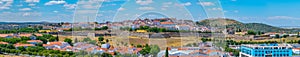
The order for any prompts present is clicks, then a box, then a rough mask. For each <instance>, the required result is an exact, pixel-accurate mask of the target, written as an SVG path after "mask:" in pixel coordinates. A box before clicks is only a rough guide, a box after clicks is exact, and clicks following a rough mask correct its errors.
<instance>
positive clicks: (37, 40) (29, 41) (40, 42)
mask: <svg viewBox="0 0 300 57" xmlns="http://www.w3.org/2000/svg"><path fill="white" fill-rule="evenodd" d="M27 42H39V43H41V42H43V41H41V40H28V41H27Z"/></svg>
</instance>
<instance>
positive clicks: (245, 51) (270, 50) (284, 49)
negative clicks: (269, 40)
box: [240, 44, 293, 57]
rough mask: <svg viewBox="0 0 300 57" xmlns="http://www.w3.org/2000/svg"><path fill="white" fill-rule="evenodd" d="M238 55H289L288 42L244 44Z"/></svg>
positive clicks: (272, 56)
mask: <svg viewBox="0 0 300 57" xmlns="http://www.w3.org/2000/svg"><path fill="white" fill-rule="evenodd" d="M240 49H241V50H240V51H241V52H240V57H291V56H292V54H293V51H292V46H291V45H289V44H246V45H241V48H240Z"/></svg>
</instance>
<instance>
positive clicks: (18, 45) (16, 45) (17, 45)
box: [14, 43, 35, 47]
mask: <svg viewBox="0 0 300 57" xmlns="http://www.w3.org/2000/svg"><path fill="white" fill-rule="evenodd" d="M14 46H15V47H20V46H35V45H33V44H20V43H17V44H14Z"/></svg>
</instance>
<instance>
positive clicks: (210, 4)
mask: <svg viewBox="0 0 300 57" xmlns="http://www.w3.org/2000/svg"><path fill="white" fill-rule="evenodd" d="M199 4H200V5H202V6H214V5H215V4H214V3H212V2H200V3H199Z"/></svg>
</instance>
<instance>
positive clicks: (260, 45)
mask: <svg viewBox="0 0 300 57" xmlns="http://www.w3.org/2000/svg"><path fill="white" fill-rule="evenodd" d="M242 46H246V47H250V48H254V47H292V46H291V45H290V44H276V43H273V44H243V45H242Z"/></svg>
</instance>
